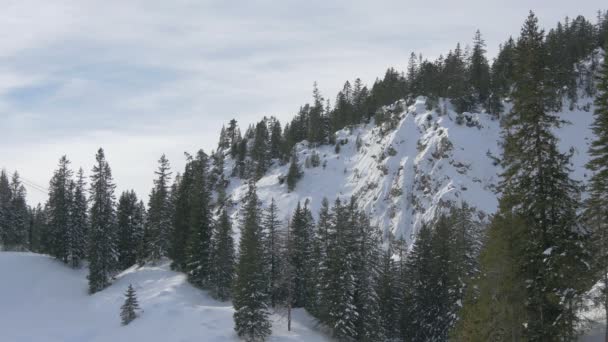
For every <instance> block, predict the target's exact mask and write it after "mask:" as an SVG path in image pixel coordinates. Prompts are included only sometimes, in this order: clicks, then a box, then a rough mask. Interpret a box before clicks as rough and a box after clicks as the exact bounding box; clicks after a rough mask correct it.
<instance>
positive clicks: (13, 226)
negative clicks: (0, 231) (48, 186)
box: [4, 171, 28, 250]
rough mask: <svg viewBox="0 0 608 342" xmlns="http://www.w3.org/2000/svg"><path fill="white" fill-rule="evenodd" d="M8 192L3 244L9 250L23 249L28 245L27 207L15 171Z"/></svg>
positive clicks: (17, 174)
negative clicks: (7, 211)
mask: <svg viewBox="0 0 608 342" xmlns="http://www.w3.org/2000/svg"><path fill="white" fill-rule="evenodd" d="M10 193H11V200H10V206H9V217H8V218H9V220H8V222H9V225H8V231H7V232H6V234H5V240H4V245H5V248H7V249H9V250H23V249H25V248H26V247H27V245H28V241H27V237H28V233H27V232H28V208H27V204H26V202H25V196H26V191H25V187H24V186H23V184H21V179H20V178H19V173H18V172H17V171H15V172H14V173H13V176H12V177H11V183H10Z"/></svg>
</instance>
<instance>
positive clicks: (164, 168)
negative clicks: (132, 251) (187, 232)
mask: <svg viewBox="0 0 608 342" xmlns="http://www.w3.org/2000/svg"><path fill="white" fill-rule="evenodd" d="M169 170H170V166H169V161H168V160H167V158H166V157H165V155H164V154H163V155H162V156H161V157H160V159H159V160H158V171H156V172H155V174H156V179H155V180H154V189H153V190H152V192H151V193H150V200H149V202H148V215H147V220H146V233H147V235H146V237H145V239H146V245H147V246H146V254H147V256H148V258H149V259H150V260H151V261H152V262H158V261H159V260H160V259H161V258H162V257H164V256H167V254H168V250H169V236H170V231H171V222H172V219H171V216H172V210H171V202H170V198H169V183H170V182H171V172H170V171H169Z"/></svg>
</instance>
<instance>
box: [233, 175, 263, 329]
mask: <svg viewBox="0 0 608 342" xmlns="http://www.w3.org/2000/svg"><path fill="white" fill-rule="evenodd" d="M242 212H243V217H242V219H241V222H240V226H241V240H240V244H239V257H238V262H237V266H236V280H235V285H234V300H233V303H234V309H235V313H234V323H235V330H236V332H237V334H238V335H239V337H241V338H244V339H245V340H246V341H263V340H265V339H266V338H267V337H268V336H269V335H270V333H271V323H270V321H269V319H268V315H269V312H268V304H267V303H268V294H267V292H266V291H267V288H266V278H265V276H264V260H263V259H264V247H263V239H262V234H263V232H262V227H261V212H260V201H259V199H258V196H257V193H256V188H255V183H253V182H250V183H249V191H248V192H247V195H246V197H245V198H244V204H243V211H242Z"/></svg>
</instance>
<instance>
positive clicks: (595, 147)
mask: <svg viewBox="0 0 608 342" xmlns="http://www.w3.org/2000/svg"><path fill="white" fill-rule="evenodd" d="M591 128H592V130H593V133H594V134H595V139H594V140H593V142H592V143H591V147H590V149H589V155H590V156H591V160H590V161H589V163H588V164H587V168H589V170H591V171H592V172H593V176H592V177H591V180H590V182H589V198H588V200H587V202H586V208H585V209H586V210H585V218H586V220H587V223H588V226H589V228H590V230H591V234H592V238H591V241H593V247H594V248H593V251H594V261H595V269H596V270H597V276H596V277H595V278H596V279H601V281H602V282H603V288H602V291H601V294H600V298H598V299H599V300H600V301H601V302H602V305H603V306H604V310H605V312H608V58H606V57H604V64H603V66H602V69H601V71H600V73H599V75H598V77H597V95H596V98H595V113H594V121H593V124H592V126H591ZM606 320H607V321H606V323H607V324H606V326H607V327H608V317H607V318H606ZM606 340H608V328H607V330H606Z"/></svg>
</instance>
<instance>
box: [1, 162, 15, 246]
mask: <svg viewBox="0 0 608 342" xmlns="http://www.w3.org/2000/svg"><path fill="white" fill-rule="evenodd" d="M12 197H13V196H12V193H11V187H10V183H9V180H8V176H7V175H6V171H5V170H4V169H2V170H0V247H2V246H4V245H5V243H6V242H5V241H7V238H8V232H9V229H10V206H11V198H12Z"/></svg>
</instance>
